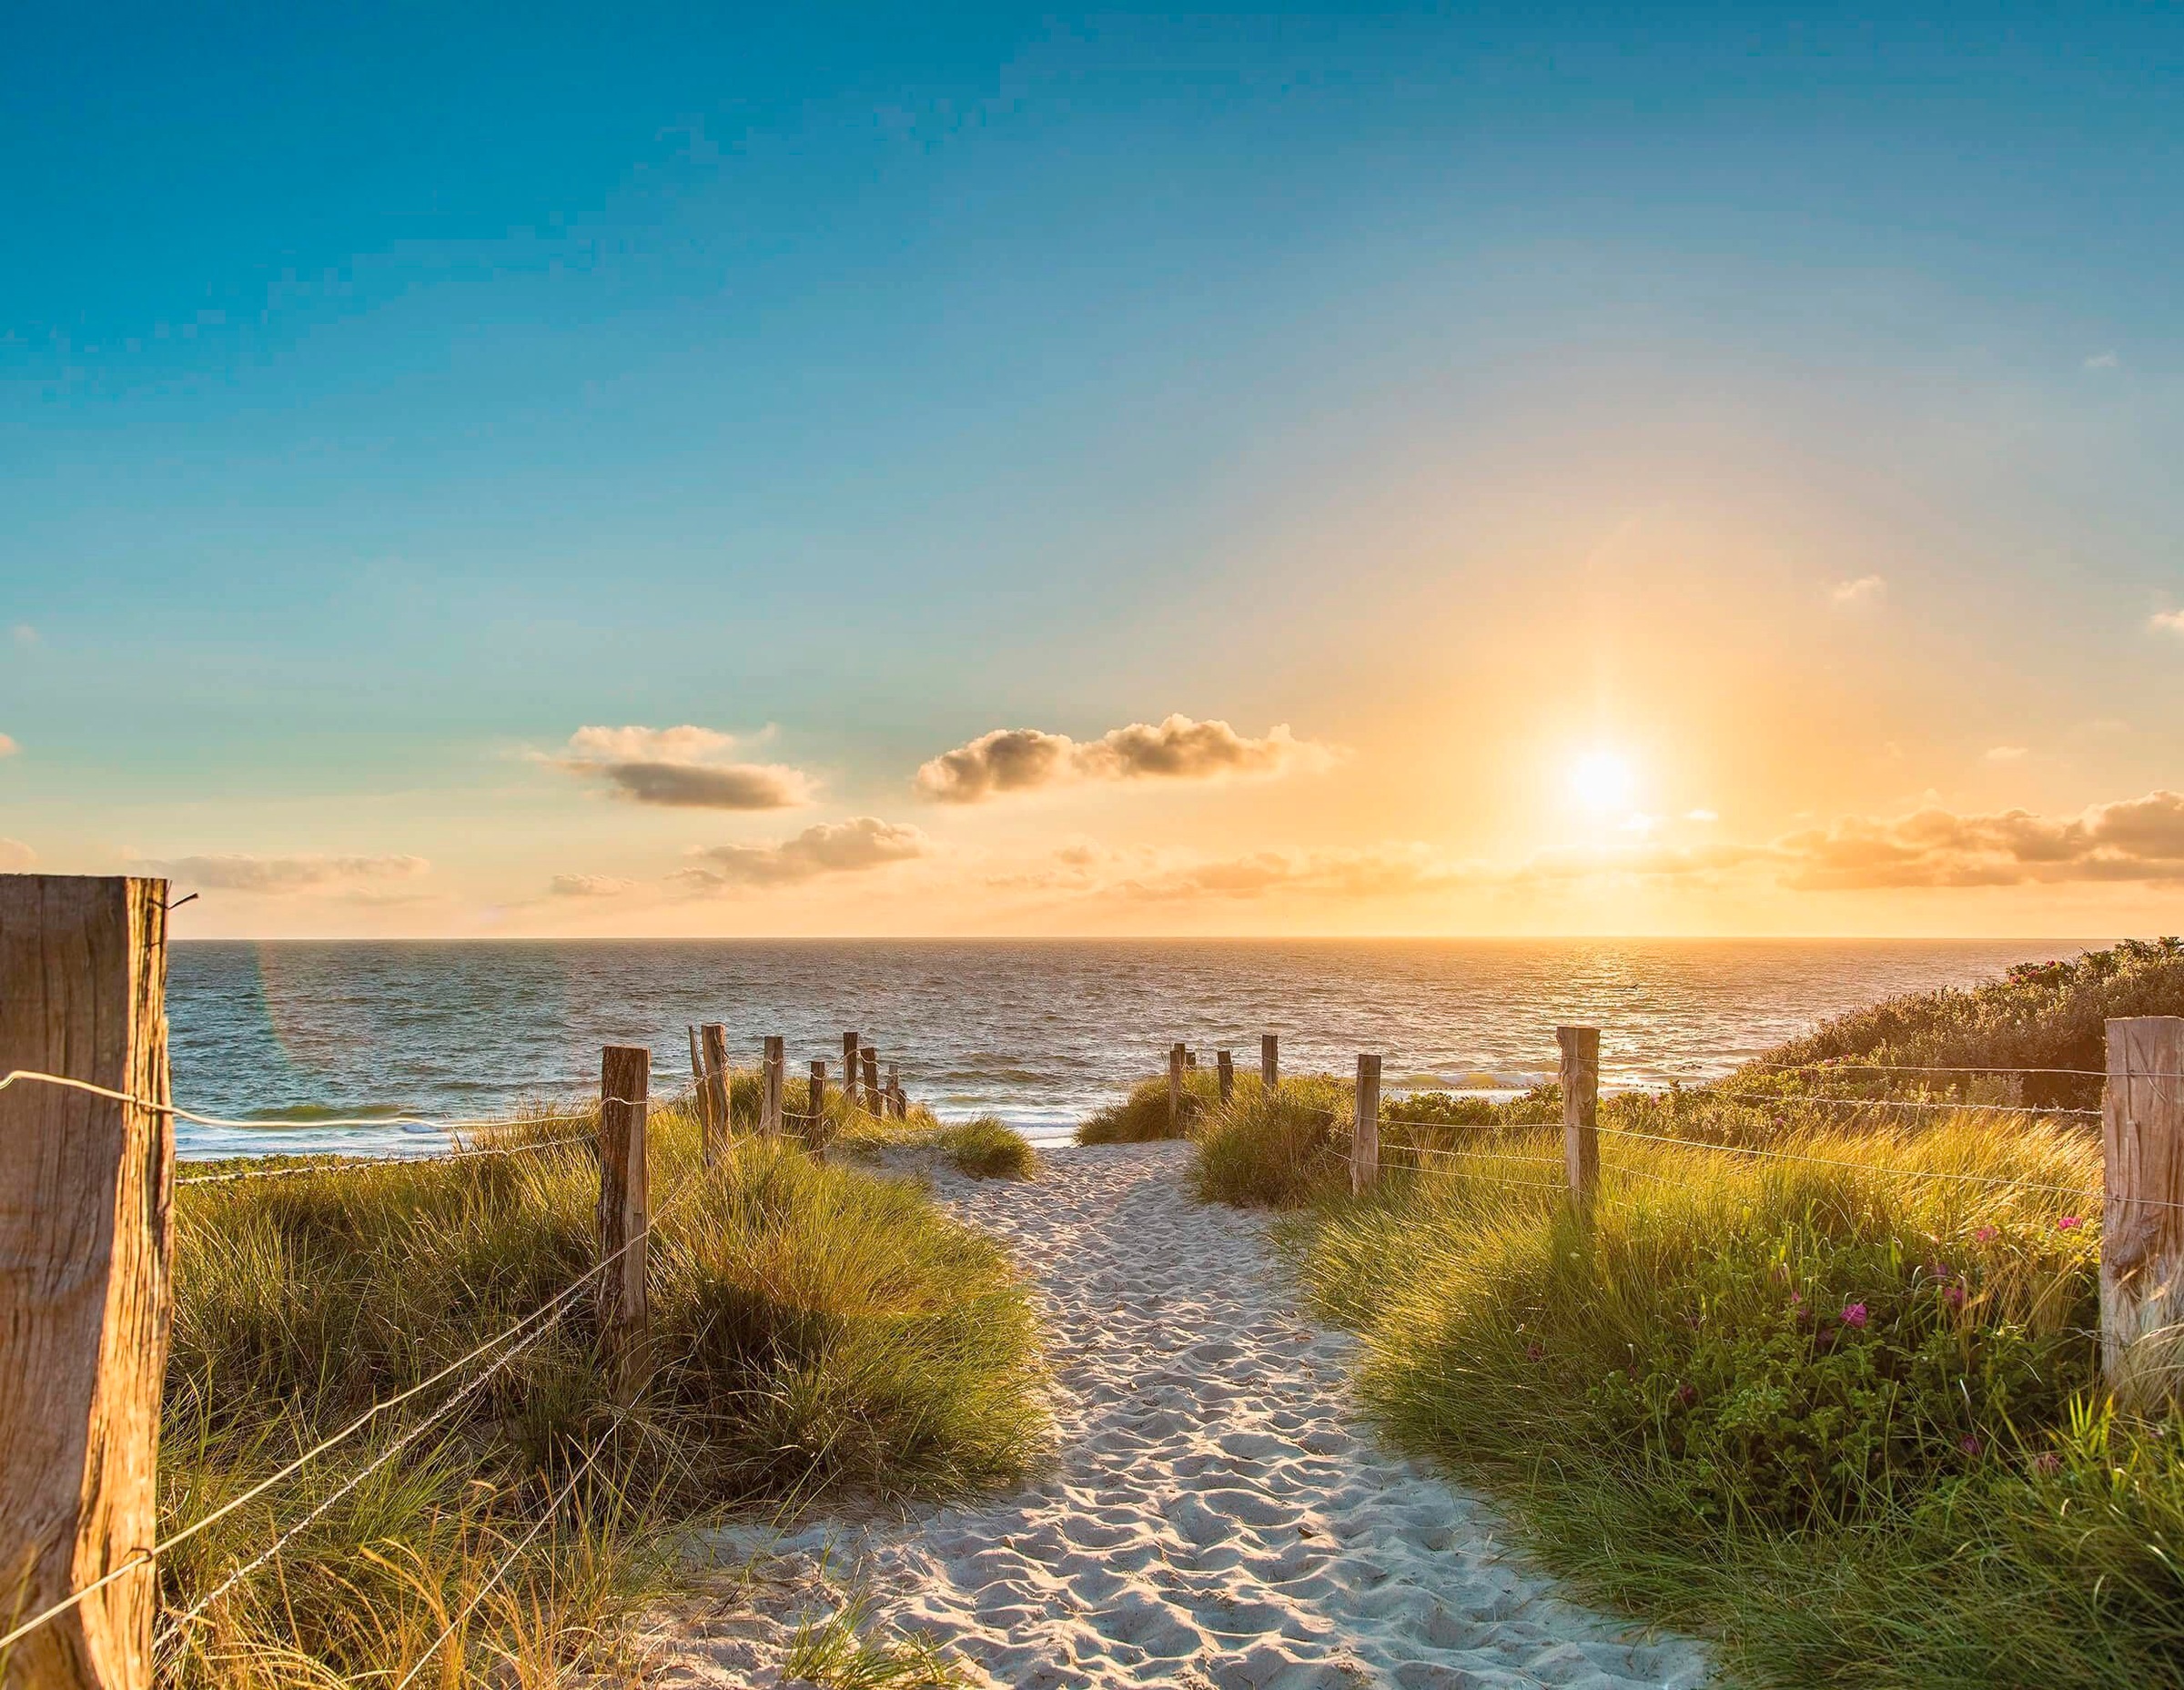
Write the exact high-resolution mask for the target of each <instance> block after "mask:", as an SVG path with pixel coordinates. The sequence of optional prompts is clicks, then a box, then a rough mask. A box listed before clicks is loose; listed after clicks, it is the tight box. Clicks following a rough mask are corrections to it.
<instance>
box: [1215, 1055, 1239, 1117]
mask: <svg viewBox="0 0 2184 1690" xmlns="http://www.w3.org/2000/svg"><path fill="white" fill-rule="evenodd" d="M1213 1061H1214V1067H1215V1068H1216V1070H1217V1071H1218V1073H1219V1075H1220V1078H1221V1107H1222V1108H1227V1107H1228V1106H1229V1100H1230V1099H1231V1098H1234V1097H1235V1096H1236V1053H1235V1052H1234V1051H1229V1050H1222V1051H1218V1052H1216V1053H1215V1055H1214V1058H1213Z"/></svg>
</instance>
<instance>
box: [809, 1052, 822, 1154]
mask: <svg viewBox="0 0 2184 1690" xmlns="http://www.w3.org/2000/svg"><path fill="white" fill-rule="evenodd" d="M804 1108H806V1109H807V1110H808V1111H809V1112H810V1115H811V1119H809V1120H807V1121H805V1122H804V1138H805V1140H806V1141H807V1142H808V1143H811V1144H814V1145H816V1144H824V1142H825V1141H826V1131H825V1123H826V1063H825V1061H824V1059H823V1058H822V1059H816V1060H814V1062H813V1063H812V1083H811V1088H810V1091H809V1093H808V1094H807V1096H806V1098H805V1100H804Z"/></svg>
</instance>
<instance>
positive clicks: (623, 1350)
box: [599, 1045, 652, 1406]
mask: <svg viewBox="0 0 2184 1690" xmlns="http://www.w3.org/2000/svg"><path fill="white" fill-rule="evenodd" d="M651 1087H652V1052H651V1051H649V1050H647V1049H646V1048H645V1047H643V1046H642V1045H609V1046H608V1047H606V1048H605V1049H604V1050H602V1052H601V1053H600V1063H599V1253H600V1260H602V1261H605V1260H610V1259H612V1261H613V1265H612V1267H610V1268H609V1269H608V1270H606V1271H605V1272H604V1273H602V1275H600V1281H599V1348H600V1360H601V1363H602V1365H603V1366H604V1367H605V1369H606V1371H607V1378H608V1380H609V1381H611V1389H612V1392H613V1397H614V1401H615V1402H619V1403H622V1404H623V1405H625V1406H626V1405H627V1404H629V1403H630V1402H634V1401H635V1400H636V1397H637V1393H638V1392H639V1391H642V1390H643V1389H644V1383H645V1375H646V1372H647V1371H648V1368H647V1363H646V1358H645V1351H646V1349H647V1347H648V1344H647V1340H648V1338H649V1336H650V1331H651V1326H652V1316H651V1311H649V1310H648V1309H647V1307H646V1306H645V1297H644V1280H645V1264H646V1259H647V1257H648V1256H649V1255H650V1254H651V1251H650V1250H649V1248H648V1244H649V1240H647V1239H646V1237H645V1229H646V1227H647V1225H648V1224H649V1222H650V1216H651V1202H650V1195H649V1182H648V1180H647V1179H646V1177H645V1174H646V1169H645V1154H644V1118H645V1107H646V1098H647V1096H648V1094H649V1092H650V1090H651ZM617 1251H621V1252H622V1253H621V1254H620V1255H616V1252H617Z"/></svg>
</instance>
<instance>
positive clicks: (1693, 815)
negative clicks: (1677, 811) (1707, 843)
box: [1684, 810, 1722, 822]
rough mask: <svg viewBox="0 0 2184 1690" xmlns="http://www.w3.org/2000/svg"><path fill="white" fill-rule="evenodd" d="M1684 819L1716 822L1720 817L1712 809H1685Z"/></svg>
mask: <svg viewBox="0 0 2184 1690" xmlns="http://www.w3.org/2000/svg"><path fill="white" fill-rule="evenodd" d="M1721 819H1722V818H1721V815H1720V814H1719V813H1718V812H1716V811H1714V810H1686V811H1684V820H1685V821H1687V822H1718V821H1720V820H1721Z"/></svg>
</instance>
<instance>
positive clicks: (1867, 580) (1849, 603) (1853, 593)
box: [1827, 575, 1888, 610]
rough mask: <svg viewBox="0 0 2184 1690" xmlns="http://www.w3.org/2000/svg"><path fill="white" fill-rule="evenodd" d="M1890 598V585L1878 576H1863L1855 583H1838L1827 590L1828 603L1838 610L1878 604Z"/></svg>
mask: <svg viewBox="0 0 2184 1690" xmlns="http://www.w3.org/2000/svg"><path fill="white" fill-rule="evenodd" d="M1887 596H1888V583H1887V582H1886V581H1884V580H1883V579H1882V578H1881V577H1880V576H1878V575H1861V576H1859V577H1858V578H1857V579H1856V580H1855V581H1838V582H1835V585H1834V586H1832V587H1830V588H1829V589H1828V590H1827V598H1828V602H1829V603H1831V604H1833V605H1835V607H1836V608H1837V609H1838V610H1855V609H1856V608H1857V607H1858V606H1860V605H1866V604H1877V603H1879V602H1881V600H1883V599H1885V598H1886V597H1887Z"/></svg>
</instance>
